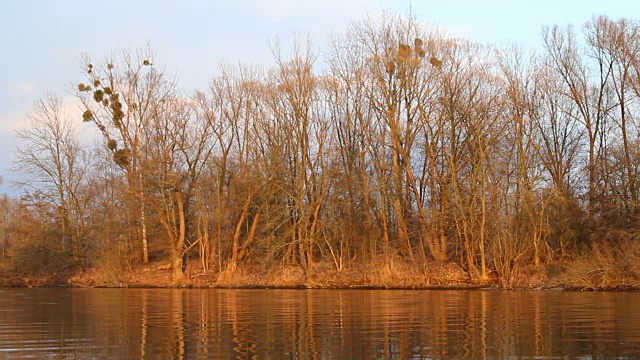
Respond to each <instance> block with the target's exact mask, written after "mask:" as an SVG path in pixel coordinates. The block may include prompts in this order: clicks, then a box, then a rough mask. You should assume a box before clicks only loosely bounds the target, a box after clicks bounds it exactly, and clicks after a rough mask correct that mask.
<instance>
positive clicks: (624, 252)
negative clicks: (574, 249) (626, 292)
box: [565, 241, 640, 290]
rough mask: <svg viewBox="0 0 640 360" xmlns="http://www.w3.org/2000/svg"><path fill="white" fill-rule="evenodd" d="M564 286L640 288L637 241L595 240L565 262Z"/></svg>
mask: <svg viewBox="0 0 640 360" xmlns="http://www.w3.org/2000/svg"><path fill="white" fill-rule="evenodd" d="M565 283H566V286H567V287H568V288H573V289H582V290H612V289H640V244H639V243H637V242H632V241H624V242H622V243H621V244H620V245H618V246H615V247H614V246H611V245H609V244H594V245H592V246H591V248H590V249H589V251H587V252H585V253H584V254H582V255H580V256H578V257H577V258H576V259H575V260H574V261H572V262H570V263H568V264H567V272H566V279H565Z"/></svg>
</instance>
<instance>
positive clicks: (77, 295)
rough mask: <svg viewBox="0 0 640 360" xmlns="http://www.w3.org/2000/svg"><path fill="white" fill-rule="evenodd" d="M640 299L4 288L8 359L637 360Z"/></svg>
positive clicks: (1, 333) (0, 294)
mask: <svg viewBox="0 0 640 360" xmlns="http://www.w3.org/2000/svg"><path fill="white" fill-rule="evenodd" d="M636 354H640V293H568V292H561V291H549V292H538V291H533V292H531V291H511V292H506V291H365V290H348V291H338V290H160V289H158V290H152V289H122V290H115V289H113V290H112V289H0V358H14V357H19V356H21V357H36V358H39V357H54V358H55V357H63V358H66V357H78V358H177V359H184V358H197V359H200V358H201V359H211V358H220V359H229V358H237V359H346V358H351V359H411V358H413V359H433V358H503V357H516V358H517V357H532V356H535V357H538V358H554V357H568V358H576V357H579V358H586V359H588V358H635V357H636Z"/></svg>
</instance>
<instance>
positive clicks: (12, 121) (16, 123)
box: [0, 109, 27, 134]
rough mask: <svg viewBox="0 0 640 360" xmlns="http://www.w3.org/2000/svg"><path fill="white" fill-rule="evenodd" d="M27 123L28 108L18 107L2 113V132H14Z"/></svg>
mask: <svg viewBox="0 0 640 360" xmlns="http://www.w3.org/2000/svg"><path fill="white" fill-rule="evenodd" d="M26 123H27V110H26V109H17V110H12V111H10V112H7V113H4V114H0V134H12V133H13V132H14V131H15V130H17V129H19V128H20V127H22V126H23V125H25V124H26Z"/></svg>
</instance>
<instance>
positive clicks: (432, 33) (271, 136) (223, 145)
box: [0, 15, 640, 283]
mask: <svg viewBox="0 0 640 360" xmlns="http://www.w3.org/2000/svg"><path fill="white" fill-rule="evenodd" d="M542 44H543V50H542V51H540V52H538V53H534V52H530V51H528V50H523V49H521V48H519V47H517V46H499V47H497V46H489V45H481V44H477V43H473V42H470V41H469V40H465V39H459V38H452V37H449V36H447V35H446V34H443V33H442V32H440V31H438V30H437V29H434V28H431V27H429V26H426V25H424V24H422V23H420V22H418V21H416V20H415V19H413V18H407V17H402V16H394V15H385V16H381V17H379V18H375V19H374V18H371V19H368V20H366V21H362V22H358V23H354V24H353V25H352V26H351V27H350V29H349V30H348V31H347V32H346V33H344V34H341V35H335V36H333V37H332V38H331V40H330V47H329V48H328V51H327V53H326V54H323V57H322V60H321V59H320V58H319V57H318V54H315V53H314V52H313V51H312V48H313V47H312V45H311V44H310V43H308V42H305V41H298V42H294V43H293V44H292V45H291V46H290V48H289V49H287V50H286V51H285V50H283V49H282V48H279V47H277V46H276V50H274V61H275V66H273V67H272V68H269V69H263V68H260V67H256V66H245V65H239V66H232V65H228V64H223V65H221V66H220V70H219V72H218V74H217V75H215V76H213V78H212V79H211V82H210V87H209V89H207V90H205V91H198V92H196V93H194V94H191V95H188V94H185V93H184V92H182V91H181V90H180V89H179V87H178V85H177V83H176V81H175V79H174V77H173V76H170V75H168V74H167V73H166V72H165V71H164V70H163V69H162V67H161V66H159V65H158V64H157V63H156V62H157V60H156V59H155V58H154V57H153V55H152V54H151V53H150V52H149V51H137V52H123V53H122V54H120V55H118V56H114V57H111V58H106V59H105V60H103V61H99V62H93V60H91V59H90V58H89V57H88V56H86V57H83V58H82V64H83V67H84V73H83V78H82V80H81V82H79V83H78V86H77V89H76V90H77V91H76V96H77V98H78V99H80V101H81V102H82V109H80V110H78V111H77V112H73V113H65V108H64V106H63V104H62V101H61V99H60V98H59V97H56V96H54V95H49V96H47V97H46V98H45V99H43V100H40V101H38V102H36V103H34V105H33V108H32V110H31V112H30V113H29V124H28V125H27V126H26V127H25V128H23V129H21V130H19V131H18V132H17V136H18V137H19V139H20V140H21V144H20V146H19V147H18V149H17V150H16V153H15V162H14V164H15V167H16V170H17V171H18V172H20V173H21V174H22V175H23V176H24V178H25V179H28V180H26V181H24V182H23V183H22V184H21V185H22V187H23V190H24V194H25V195H24V196H23V197H22V198H21V199H20V200H11V199H5V200H3V202H2V204H3V205H2V206H4V207H6V208H11V210H6V211H4V212H3V214H4V216H3V218H2V223H1V224H0V225H2V227H1V228H2V230H0V231H2V233H1V234H2V235H3V238H2V257H3V260H5V261H7V262H12V263H13V264H14V266H16V267H18V268H23V269H25V268H28V267H37V268H39V269H44V268H46V267H44V266H43V264H49V263H51V262H52V261H53V259H56V258H63V259H67V260H68V261H70V262H73V263H81V264H86V266H96V264H100V263H104V262H115V263H119V264H122V263H124V264H126V265H129V266H131V265H132V264H136V263H146V262H149V261H153V260H170V261H171V263H172V267H173V276H174V279H176V280H180V279H181V278H182V277H183V276H184V275H183V270H184V266H186V262H187V261H190V262H194V263H197V264H198V265H199V266H201V268H202V269H203V270H204V271H209V272H222V271H227V272H231V273H233V272H235V271H236V269H237V268H238V267H240V266H243V265H245V264H256V263H258V264H261V265H264V266H275V265H278V264H297V265H299V266H300V268H301V269H302V270H303V271H304V273H305V274H306V275H307V276H310V274H311V273H312V270H313V267H314V264H315V263H318V262H325V263H326V262H330V263H332V264H333V265H334V266H335V268H336V269H337V270H342V269H345V268H349V267H350V266H353V265H354V264H370V263H374V262H377V263H379V262H385V261H390V259H397V258H402V259H404V260H406V261H408V262H411V263H423V262H430V261H436V262H443V263H445V262H453V263H457V264H459V265H460V266H461V267H462V268H464V270H465V271H466V272H468V274H469V276H470V278H472V279H474V280H475V281H486V280H487V279H488V278H489V276H490V273H491V272H495V273H496V274H497V276H498V278H499V279H500V280H501V281H503V283H508V281H509V279H510V278H511V277H512V276H513V274H514V273H515V272H516V271H517V270H518V268H520V267H523V266H525V265H527V264H532V265H533V266H542V265H544V264H546V263H548V262H551V261H555V260H559V259H572V258H575V257H576V256H578V255H579V254H582V253H584V252H585V251H594V249H600V250H599V251H604V250H607V249H614V248H620V247H622V246H627V245H629V244H633V243H634V242H635V240H636V239H637V236H638V235H639V234H640V232H639V231H638V229H639V225H640V224H639V222H638V219H639V217H638V215H639V210H640V207H639V203H638V200H639V196H640V183H639V181H638V177H639V176H640V174H639V171H640V147H639V146H638V145H639V140H640V128H639V127H638V126H639V125H640V123H638V119H637V114H638V109H639V105H640V102H639V101H640V23H639V22H638V21H637V20H632V19H620V20H612V19H609V18H607V17H604V16H602V17H596V18H593V19H592V20H591V21H589V22H588V23H586V24H585V25H584V27H583V28H582V29H581V30H574V29H573V28H571V27H560V26H548V27H544V28H543V31H542ZM202 61H205V60H204V59H202ZM206 61H209V59H206ZM82 121H84V122H85V123H88V125H86V126H91V127H92V128H94V129H97V131H98V132H99V134H100V135H99V136H98V138H99V140H98V141H97V143H96V144H94V145H92V146H88V145H87V144H86V142H82V141H80V139H79V137H78V128H79V125H80V124H81V123H82Z"/></svg>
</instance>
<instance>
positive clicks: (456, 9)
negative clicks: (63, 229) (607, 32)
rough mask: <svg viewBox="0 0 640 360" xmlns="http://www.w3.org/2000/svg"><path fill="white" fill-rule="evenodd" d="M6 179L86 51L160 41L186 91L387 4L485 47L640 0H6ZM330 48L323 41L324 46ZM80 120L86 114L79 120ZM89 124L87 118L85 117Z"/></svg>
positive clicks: (638, 9) (2, 95)
mask: <svg viewBox="0 0 640 360" xmlns="http://www.w3.org/2000/svg"><path fill="white" fill-rule="evenodd" d="M0 4H1V5H2V10H0V48H1V49H2V52H1V54H2V55H0V69H2V70H1V71H0V175H1V176H3V177H4V178H5V180H7V181H5V183H4V184H3V185H0V193H2V192H9V193H15V191H14V190H11V189H9V186H10V180H11V178H13V175H12V174H11V173H10V172H9V171H8V168H9V163H10V159H11V156H12V154H11V153H12V151H13V148H14V146H15V140H14V136H13V132H14V130H15V129H16V128H17V127H19V126H20V124H21V123H22V121H24V117H25V113H26V111H27V109H28V107H29V104H30V103H31V102H32V101H33V100H34V99H35V98H37V97H40V96H42V95H43V94H44V92H45V91H46V90H50V91H53V92H55V93H59V94H61V95H65V96H68V90H69V89H70V88H71V86H72V84H74V83H77V81H78V80H80V79H81V77H82V76H81V74H80V73H79V71H78V59H79V58H80V55H81V53H82V52H87V53H89V54H91V55H92V56H94V57H96V58H102V57H103V56H105V55H107V54H109V53H110V52H111V51H113V50H118V49H122V48H139V47H144V46H145V45H146V42H147V40H148V41H150V42H151V45H152V48H153V49H154V50H155V52H156V55H157V58H158V60H159V62H160V63H161V64H163V65H164V66H166V68H167V69H168V70H169V71H170V72H173V73H176V74H177V76H178V81H179V83H180V86H181V88H182V89H183V90H186V91H190V90H194V89H203V88H205V87H206V86H207V83H208V81H209V78H210V77H211V75H212V74H213V73H214V72H215V70H216V67H217V65H218V62H219V61H220V60H221V59H226V60H228V61H231V62H243V63H265V62H268V61H269V58H270V55H269V43H268V41H269V39H273V38H274V37H275V36H276V35H279V36H281V37H282V38H283V39H286V38H287V37H289V36H290V35H292V34H293V33H294V32H295V31H299V32H303V33H310V34H311V36H312V37H313V38H314V39H315V40H316V41H317V42H318V44H321V43H322V41H324V40H325V39H326V36H327V35H328V34H329V33H330V32H338V33H340V32H343V31H344V30H345V28H346V26H347V25H348V24H349V23H350V22H351V21H353V20H358V19H362V18H363V17H364V16H366V14H367V13H369V14H375V13H377V12H380V11H381V10H383V9H384V10H387V11H391V12H400V13H406V12H407V10H408V9H409V7H410V6H411V9H412V12H413V13H414V14H415V15H416V16H417V18H418V19H420V20H422V21H424V22H426V23H431V24H434V25H436V26H439V27H443V28H447V29H448V30H449V31H450V32H451V33H453V34H456V35H458V36H466V37H469V38H471V39H472V40H474V41H478V42H482V43H499V42H503V41H514V42H518V43H521V44H523V45H524V46H525V47H531V48H534V47H538V46H539V45H540V29H541V26H542V25H548V24H554V23H558V24H573V25H575V26H576V27H580V26H582V24H584V23H585V22H586V21H588V20H589V19H590V18H591V17H592V16H593V15H600V14H605V15H608V16H610V17H612V18H619V17H623V16H624V17H629V18H635V19H640V3H639V2H637V0H608V1H606V0H601V1H594V0H537V1H525V0H522V1H516V0H513V1H509V0H485V1H477V0H476V1H473V0H458V1H450V0H443V1H435V0H412V1H411V0H229V1H228V0H218V1H216V0H109V1H79V0H56V1H54V0H2V1H0ZM319 46H321V45H319ZM79 118H80V117H79V116H78V119H79ZM78 121H80V120H78Z"/></svg>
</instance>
